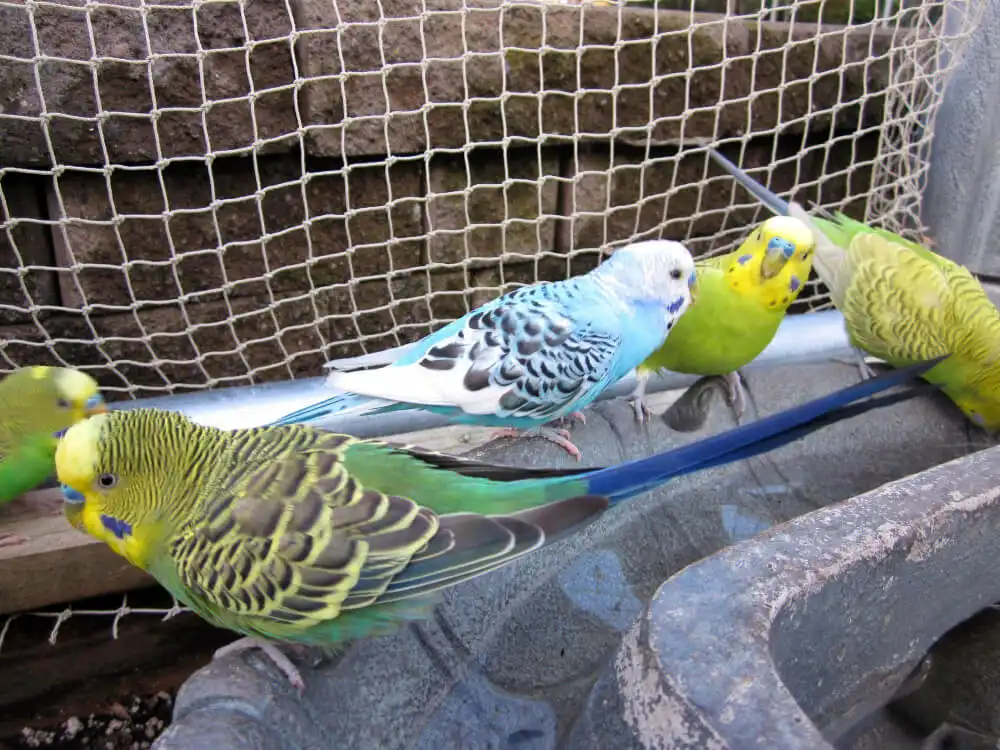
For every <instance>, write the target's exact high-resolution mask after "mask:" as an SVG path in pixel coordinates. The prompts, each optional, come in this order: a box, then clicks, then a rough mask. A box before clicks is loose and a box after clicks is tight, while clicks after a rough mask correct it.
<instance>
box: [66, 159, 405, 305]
mask: <svg viewBox="0 0 1000 750" xmlns="http://www.w3.org/2000/svg"><path fill="white" fill-rule="evenodd" d="M387 174H388V179H387ZM161 179H162V185H161ZM55 190H58V193H59V195H61V198H62V207H65V218H66V220H67V221H66V223H65V224H64V225H63V226H62V227H60V228H57V229H56V230H55V240H56V254H57V258H58V259H59V262H60V264H62V265H63V266H65V267H67V268H68V267H70V266H72V265H73V263H74V262H75V263H78V264H83V266H82V267H81V268H79V269H78V270H77V271H76V273H75V274H65V275H63V277H62V282H63V284H62V294H63V300H64V302H65V304H67V305H71V306H76V307H81V306H82V305H83V304H84V302H86V303H88V304H90V305H108V306H118V307H124V306H128V305H130V304H131V303H132V301H133V300H145V301H160V302H166V301H172V300H176V299H178V298H184V299H185V300H196V301H211V300H218V299H221V298H222V294H223V291H225V293H226V294H227V295H228V296H229V297H261V296H264V297H266V296H267V295H268V294H271V293H274V294H281V293H285V292H304V291H307V290H309V289H311V288H312V289H322V288H326V287H329V286H332V285H335V284H340V283H344V282H346V281H348V280H349V279H350V278H352V277H353V278H359V277H365V276H375V275H382V274H385V273H388V272H389V271H390V270H392V269H396V270H399V269H406V268H412V267H414V266H419V265H421V264H422V262H423V256H424V251H423V242H422V240H420V239H417V238H418V236H419V235H420V234H421V233H422V232H423V212H422V206H421V203H422V198H421V194H422V180H421V167H420V166H419V165H412V164H398V165H395V166H391V167H390V166H387V165H386V164H384V163H379V164H372V165H366V164H361V165H352V166H350V167H346V168H345V167H344V166H343V165H342V164H338V165H336V166H330V165H327V164H325V163H322V162H321V163H319V164H317V165H314V166H310V167H309V174H308V176H307V177H306V178H305V179H304V178H303V176H302V169H301V165H300V163H299V160H298V158H297V157H295V158H291V157H281V156H273V157H259V158H254V159H226V160H219V161H217V162H215V163H214V164H212V165H206V164H196V165H192V164H178V165H174V166H172V167H169V168H167V169H164V170H162V171H158V170H156V169H149V170H144V171H131V170H130V171H127V172H126V171H121V170H115V171H113V172H112V173H111V175H110V177H109V178H107V179H106V178H105V177H103V176H100V175H94V174H88V173H84V172H79V171H68V172H67V173H65V174H64V175H63V176H62V177H61V178H59V179H58V181H57V182H56V183H54V185H53V187H52V189H51V190H50V194H49V205H50V214H51V215H52V216H53V217H61V216H63V214H62V213H61V206H60V204H59V201H58V200H57V197H58V196H57V195H56V193H55ZM109 196H110V197H109ZM390 198H391V199H392V200H391V202H390ZM164 212H168V213H167V214H166V215H165V213H164ZM220 248H221V249H220ZM345 251H346V252H345ZM74 276H75V278H74Z"/></svg>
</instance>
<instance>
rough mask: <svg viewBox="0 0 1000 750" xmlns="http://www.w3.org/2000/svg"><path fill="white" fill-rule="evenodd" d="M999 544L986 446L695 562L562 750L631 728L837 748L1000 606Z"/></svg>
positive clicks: (674, 582)
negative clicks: (937, 649)
mask: <svg viewBox="0 0 1000 750" xmlns="http://www.w3.org/2000/svg"><path fill="white" fill-rule="evenodd" d="M998 532H1000V448H991V449H989V450H987V451H982V452H980V453H978V454H977V455H974V456H969V457H967V458H963V459H960V460H957V461H954V462H951V463H948V464H946V465H943V466H940V467H937V468H935V469H932V470H930V471H927V472H924V473H921V474H919V475H916V476H911V477H907V478H905V479H902V480H900V481H898V482H894V483H891V484H887V485H885V486H882V487H879V488H878V489H876V490H874V491H872V492H870V493H867V494H865V495H863V496H860V497H857V498H853V499H852V500H851V501H850V502H847V503H843V504H840V505H838V506H835V507H831V508H826V509H824V510H822V511H820V512H817V513H813V514H810V515H809V516H806V517H804V518H799V519H796V520H794V521H792V522H790V523H789V524H787V525H786V526H784V527H783V528H781V529H775V530H771V531H769V532H765V533H764V534H763V535H762V536H761V537H760V538H758V539H755V540H752V541H749V542H746V543H744V544H741V545H738V546H735V547H732V548H730V549H727V550H725V551H723V552H721V553H719V554H718V555H715V556H713V557H711V558H709V559H707V560H704V561H702V562H700V563H698V564H697V565H694V566H692V567H690V568H688V569H687V570H685V571H683V572H682V573H681V574H679V575H677V576H675V577H673V578H672V579H671V580H670V581H668V582H667V583H666V584H664V586H663V587H662V588H661V589H660V590H659V591H658V592H657V594H656V596H655V597H654V599H653V602H652V604H651V606H650V608H649V610H648V612H647V613H646V614H645V615H644V616H643V618H641V619H640V620H639V622H638V623H636V624H635V625H633V627H632V629H631V630H630V631H629V633H628V635H627V636H626V637H625V639H624V641H623V645H622V647H621V649H620V650H619V652H618V655H617V657H616V659H615V661H614V663H613V666H612V668H610V669H608V670H606V671H605V673H604V675H603V676H602V678H601V680H600V681H599V683H598V685H597V687H596V688H595V690H594V691H593V693H592V694H591V698H590V702H589V704H588V709H587V710H585V711H584V714H583V716H582V717H581V720H580V722H579V724H578V726H577V728H576V730H575V732H574V741H573V742H572V743H571V745H572V746H573V747H574V748H607V747H611V746H615V747H619V746H620V745H618V744H617V739H618V738H619V737H621V736H622V735H623V734H624V733H625V732H626V731H628V730H631V731H633V732H635V734H636V735H638V736H639V737H641V738H646V739H645V741H643V742H642V743H641V744H640V745H639V746H641V747H644V748H654V747H655V748H688V747H691V748H695V747H702V748H703V747H718V748H755V747H759V748H769V750H812V749H814V748H815V749H816V750H819V749H820V748H832V745H831V744H830V743H831V742H832V741H833V740H835V739H837V738H838V737H840V736H841V735H843V734H844V733H845V732H846V731H847V730H849V729H850V728H851V727H852V726H853V725H855V724H857V723H858V722H859V721H861V720H862V719H864V718H865V716H866V715H867V714H869V713H871V712H872V711H873V710H875V709H877V708H879V707H880V706H882V705H884V704H885V703H886V702H888V701H889V700H890V699H891V698H892V697H893V695H894V693H896V691H897V689H898V688H899V686H900V684H901V683H902V681H903V680H904V678H906V676H907V675H908V674H909V673H910V672H911V671H912V670H913V669H914V667H915V666H916V665H917V663H918V662H919V661H920V659H921V658H922V657H923V655H924V653H925V652H926V651H927V649H928V648H929V647H930V646H931V645H932V644H933V643H934V642H935V641H936V640H937V639H938V638H939V637H940V636H941V635H943V634H944V633H946V632H947V631H948V630H949V629H951V628H952V627H954V626H955V625H957V624H959V623H961V622H962V621H964V620H966V619H967V618H969V617H971V616H972V615H973V614H975V613H976V612H978V611H980V610H981V609H983V607H986V606H988V605H990V604H991V603H992V602H994V601H997V600H998V599H1000V578H998V577H997V576H996V560H997V557H998V555H1000V533H998ZM966 664H967V663H966ZM933 671H934V667H933V666H932V667H931V674H933ZM609 714H610V715H615V716H621V717H622V720H621V726H618V727H608V725H607V716H608V715H609ZM626 727H627V729H626ZM933 728H934V727H933V726H932V727H930V729H933ZM609 743H614V744H613V745H612V744H609Z"/></svg>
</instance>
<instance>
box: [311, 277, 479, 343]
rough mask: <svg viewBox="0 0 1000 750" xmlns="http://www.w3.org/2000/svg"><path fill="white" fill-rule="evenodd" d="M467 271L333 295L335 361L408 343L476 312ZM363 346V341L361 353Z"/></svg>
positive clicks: (377, 282) (373, 283)
mask: <svg viewBox="0 0 1000 750" xmlns="http://www.w3.org/2000/svg"><path fill="white" fill-rule="evenodd" d="M471 286H472V285H471V282H470V280H469V279H467V275H466V274H465V273H464V272H462V271H444V272H440V271H438V272H434V273H411V274H407V275H402V276H395V277H387V278H379V279H367V280H364V281H359V282H355V283H353V284H350V285H349V286H348V287H343V288H340V289H337V290H335V291H334V290H331V292H330V297H331V311H332V314H331V318H330V338H331V339H332V341H333V342H334V343H333V345H332V346H331V348H330V349H329V350H328V353H327V356H328V357H330V358H336V357H349V356H353V355H356V354H362V353H363V352H364V351H365V349H366V350H367V351H379V350H381V349H386V348H389V347H392V346H397V345H399V344H406V343H409V342H411V341H416V340H417V339H419V338H421V337H422V336H426V335H427V334H428V333H430V332H431V331H433V330H436V329H438V328H440V327H442V326H443V325H445V324H447V323H450V322H451V321H453V320H455V319H457V318H460V317H462V316H463V315H465V314H466V313H467V312H469V310H470V309H471V307H470V305H473V306H474V303H472V299H473V295H474V291H473V290H472V289H471ZM360 341H364V343H365V349H362V347H361V345H360V343H359V342H360Z"/></svg>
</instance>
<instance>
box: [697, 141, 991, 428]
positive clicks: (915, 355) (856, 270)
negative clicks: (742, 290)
mask: <svg viewBox="0 0 1000 750" xmlns="http://www.w3.org/2000/svg"><path fill="white" fill-rule="evenodd" d="M712 157H713V158H714V159H715V161H716V162H718V163H719V164H720V165H722V167H724V168H725V169H726V171H728V172H729V173H730V174H732V175H733V176H734V177H735V178H736V179H737V180H738V181H739V182H740V183H741V184H742V185H743V186H744V187H746V188H747V189H748V190H749V191H750V192H751V193H752V194H753V195H754V196H756V197H757V198H758V199H759V200H761V202H763V203H764V204H765V205H766V206H767V207H768V208H770V209H771V210H772V211H774V212H775V213H779V214H788V215H791V216H795V217H797V218H799V219H800V220H801V221H803V222H804V223H806V224H808V225H809V226H810V228H811V229H812V230H813V233H814V234H815V235H816V253H815V255H816V259H815V263H816V271H817V273H818V274H819V277H820V278H821V279H822V280H823V282H824V283H825V284H826V286H827V287H828V288H829V289H830V296H831V297H832V299H833V303H834V305H836V307H837V309H838V310H840V312H841V313H842V314H843V316H844V321H845V323H846V327H847V333H848V336H849V337H850V341H851V345H852V346H854V347H855V348H857V349H860V350H862V351H864V352H867V353H868V354H870V355H872V356H874V357H878V358H879V359H881V360H884V361H885V362H888V363H889V364H890V365H893V366H894V367H902V366H905V365H907V364H910V363H912V362H918V361H921V360H926V359H930V358H933V357H938V356H942V355H949V356H948V358H947V360H945V361H944V362H942V363H941V364H940V365H938V366H937V367H935V368H934V369H933V370H930V371H929V372H928V373H927V375H926V379H927V380H928V381H930V382H932V383H936V384H938V385H940V386H941V390H942V391H944V393H945V394H947V396H948V397H949V398H951V400H952V401H954V402H955V404H956V405H957V406H958V407H959V408H960V409H961V410H962V412H963V413H964V414H965V415H966V416H967V417H968V418H969V419H970V420H972V422H974V423H975V424H977V425H980V426H981V427H984V428H986V429H988V430H991V431H993V430H997V429H1000V313H998V311H997V308H996V307H995V306H994V305H993V303H992V302H991V301H990V299H989V297H988V296H987V295H986V291H985V290H984V289H983V287H982V285H981V284H980V283H979V282H978V281H977V280H976V278H975V277H974V276H973V275H972V274H971V273H970V272H969V270H968V269H966V268H965V267H963V266H961V265H959V264H957V263H954V262H953V261H950V260H948V259H947V258H944V257H942V256H940V255H938V254H937V253H934V252H932V251H931V250H928V249H927V248H925V247H921V246H920V245H919V244H917V243H915V242H912V241H910V240H907V239H904V238H903V237H900V236H899V235H897V234H895V233H893V232H890V231H888V230H885V229H877V228H873V227H869V226H867V225H866V224H862V223H861V222H859V221H855V220H854V219H851V218H849V217H847V216H845V215H844V214H842V213H837V214H836V215H834V216H833V217H831V218H827V219H824V218H818V217H811V216H810V215H809V214H808V213H807V212H806V211H805V209H804V208H803V207H802V206H800V205H799V204H797V203H788V202H786V201H784V200H782V199H781V198H779V197H778V196H777V195H775V194H774V193H772V192H771V191H770V190H768V189H767V188H765V187H764V186H763V185H761V184H760V183H759V182H757V181H756V180H754V179H753V178H752V177H750V175H748V174H747V173H746V172H744V171H743V170H741V169H740V168H739V167H737V166H736V165H735V164H733V163H732V162H731V161H729V160H728V159H726V158H725V157H724V156H722V155H721V154H717V153H714V152H713V153H712ZM866 370H867V368H866V367H864V366H862V372H863V373H864V372H865V371H866Z"/></svg>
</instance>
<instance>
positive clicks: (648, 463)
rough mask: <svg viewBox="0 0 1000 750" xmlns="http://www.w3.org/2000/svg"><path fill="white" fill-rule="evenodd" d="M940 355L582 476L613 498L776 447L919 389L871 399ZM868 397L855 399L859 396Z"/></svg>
mask: <svg viewBox="0 0 1000 750" xmlns="http://www.w3.org/2000/svg"><path fill="white" fill-rule="evenodd" d="M942 359H944V357H939V358H937V359H935V360H932V361H929V362H921V363H919V364H916V365H911V366H909V367H905V368H901V369H898V370H889V371H888V372H886V373H884V374H882V375H879V376H878V377H875V378H871V379H868V380H864V381H862V382H860V383H856V384H854V385H851V386H848V387H847V388H842V389H841V390H839V391H836V392H834V393H831V394H829V395H827V396H823V397H821V398H817V399H813V400H812V401H809V402H807V403H804V404H800V405H799V406H795V407H792V408H791V409H786V410H785V411H782V412H779V413H777V414H772V415H770V416H767V417H764V418H763V419H759V420H757V421H756V422H751V423H749V424H746V425H743V426H741V427H737V428H735V429H733V430H729V431H728V432H724V433H721V434H719V435H714V436H712V437H710V438H706V439H704V440H699V441H697V442H694V443H690V444H688V445H684V446H681V447H680V448H674V449H673V450H670V451H667V452H665V453H660V454H658V455H655V456H651V457H649V458H642V459H639V460H637V461H629V462H627V463H623V464H620V465H618V466H612V467H609V468H606V469H599V470H597V471H595V472H594V473H593V474H590V475H588V476H587V477H586V479H587V492H588V493H592V494H595V495H604V496H606V497H608V498H609V499H610V500H611V502H612V503H617V502H620V501H621V500H625V499H627V498H629V497H632V496H633V495H637V494H639V493H641V492H645V491H647V490H649V489H652V488H653V487H656V486H658V485H660V484H662V483H663V482H665V481H667V480H669V479H671V478H673V477H678V476H682V475H684V474H690V473H691V472H695V471H700V470H702V469H707V468H710V467H712V466H721V465H724V464H727V463H732V462H733V461H739V460H741V459H744V458H749V457H751V456H755V455H757V454H759V453H764V452H766V451H771V450H774V449H775V448H779V447H781V446H783V445H787V444H788V443H791V442H793V441H794V440H797V439H799V438H800V437H803V436H804V435H806V434H808V433H810V432H812V431H814V430H817V429H820V428H822V427H824V426H826V425H829V424H833V423H835V422H839V421H841V420H843V419H847V418H849V417H853V416H857V415H858V414H862V413H864V412H866V411H870V410H871V409H876V408H879V407H882V406H886V405H888V404H891V403H898V402H899V401H902V400H905V399H906V398H912V397H913V396H916V395H918V394H919V393H922V392H924V391H923V389H920V388H914V389H910V390H909V391H906V392H903V393H900V394H895V395H894V396H890V397H886V398H882V399H872V398H868V397H870V396H874V395H875V394H877V393H880V392H881V391H884V390H887V389H889V388H892V387H894V386H897V385H902V384H904V383H907V382H909V381H912V380H914V379H916V378H918V377H920V376H921V375H922V374H923V373H925V372H926V371H927V370H929V369H930V368H931V367H933V366H934V365H936V364H938V363H939V362H941V360H942ZM865 398H868V400H867V401H862V402H860V403H855V402H857V401H859V400H860V399H865Z"/></svg>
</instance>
